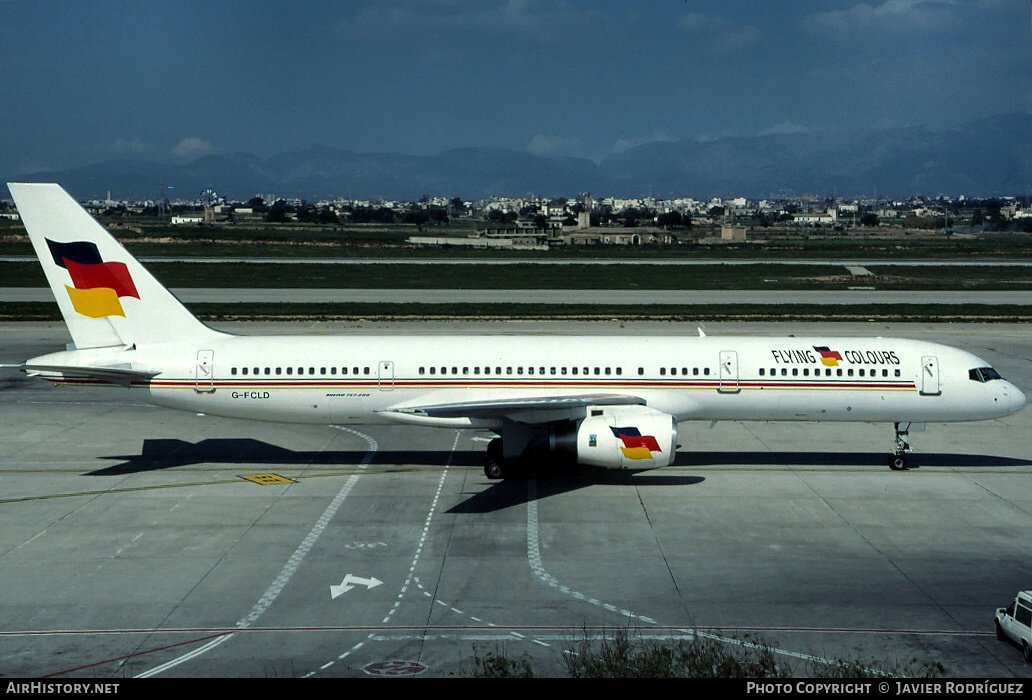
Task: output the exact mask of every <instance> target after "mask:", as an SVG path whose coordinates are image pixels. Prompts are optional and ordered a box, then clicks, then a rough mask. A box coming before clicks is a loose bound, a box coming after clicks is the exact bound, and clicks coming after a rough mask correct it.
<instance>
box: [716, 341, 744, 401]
mask: <svg viewBox="0 0 1032 700" xmlns="http://www.w3.org/2000/svg"><path fill="white" fill-rule="evenodd" d="M718 371H719V373H720V384H719V385H718V386H717V391H719V392H720V393H722V394H737V393H738V392H739V391H740V390H741V389H740V387H739V386H738V353H737V352H735V351H734V350H722V351H721V352H720V369H719V370H718Z"/></svg>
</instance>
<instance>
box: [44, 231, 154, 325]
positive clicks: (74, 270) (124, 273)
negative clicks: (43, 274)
mask: <svg viewBox="0 0 1032 700" xmlns="http://www.w3.org/2000/svg"><path fill="white" fill-rule="evenodd" d="M45 240H46V242H47V246H48V247H49V248H50V254H51V255H52V256H53V258H54V263H55V264H57V265H58V266H60V267H63V268H65V269H66V270H68V274H69V276H71V278H72V285H73V286H71V287H69V286H68V285H65V289H66V290H68V297H69V298H70V299H71V300H72V306H73V307H74V308H75V310H76V311H77V312H79V313H80V314H82V315H83V316H89V317H90V318H103V317H105V316H123V317H124V316H125V311H123V309H122V303H121V302H120V301H119V298H121V297H135V298H136V299H139V298H140V293H139V292H138V291H137V290H136V284H135V283H134V282H133V278H132V276H131V275H130V274H129V268H128V267H127V266H126V264H125V263H122V262H104V259H103V258H102V257H101V255H100V251H99V250H98V249H97V245H96V244H95V243H91V242H89V241H75V242H72V243H58V242H56V241H52V240H50V239H49V238H47V239H45Z"/></svg>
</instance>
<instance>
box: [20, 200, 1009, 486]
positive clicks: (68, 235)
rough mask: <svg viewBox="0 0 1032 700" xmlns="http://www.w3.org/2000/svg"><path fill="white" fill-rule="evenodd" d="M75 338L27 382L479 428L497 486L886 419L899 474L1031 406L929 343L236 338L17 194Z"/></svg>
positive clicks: (60, 215)
mask: <svg viewBox="0 0 1032 700" xmlns="http://www.w3.org/2000/svg"><path fill="white" fill-rule="evenodd" d="M8 187H9V189H10V191H11V194H12V195H13V197H14V201H15V203H16V205H17V207H18V211H19V213H20V215H21V218H22V221H23V222H24V225H25V228H26V230H27V231H28V233H29V238H30V239H31V241H32V245H33V248H34V249H35V252H36V255H37V256H38V258H39V261H40V263H41V264H42V266H43V269H44V271H45V272H46V277H47V281H48V282H49V284H50V287H51V290H52V291H53V293H54V296H55V298H56V299H57V303H58V306H59V307H60V310H61V314H62V316H63V318H64V321H65V323H66V325H67V327H68V331H69V333H70V335H71V338H72V343H71V344H69V345H68V346H67V348H66V349H65V350H62V351H58V352H53V353H49V354H46V355H41V356H39V357H34V358H31V359H29V360H26V361H25V362H24V363H22V364H20V365H6V366H7V367H14V368H17V369H21V370H22V371H24V372H26V373H27V374H28V375H30V376H35V377H40V378H42V379H45V380H48V381H50V382H53V383H54V384H57V385H61V386H88V387H116V388H123V389H128V390H129V391H132V392H133V393H134V394H138V395H139V396H140V398H141V399H142V400H144V401H147V402H150V403H152V404H156V405H158V406H165V407H168V408H173V409H180V410H184V411H193V412H196V413H203V414H209V415H217V416H226V417H230V418H244V419H254V420H265V421H279V422H291V423H311V424H325V425H347V424H385V425H412V426H432V427H439V428H458V429H467V428H468V429H479V430H483V431H488V432H490V433H492V434H493V435H494V436H495V437H494V438H493V439H490V441H489V442H488V444H487V458H486V462H485V466H484V473H485V475H486V476H487V477H488V478H491V479H501V478H505V477H509V476H517V475H521V474H523V473H525V470H526V469H527V468H528V465H531V464H534V463H537V462H540V461H542V460H543V459H551V458H560V459H562V460H565V461H567V462H569V461H572V462H575V463H578V464H582V465H589V466H596V467H605V468H610V469H628V470H646V469H652V468H657V467H664V466H668V465H670V464H671V463H672V462H673V460H674V456H675V452H676V450H677V448H678V446H679V445H678V442H677V440H678V427H679V425H681V424H683V423H685V422H686V421H711V422H713V421H815V422H821V421H839V422H868V423H871V422H884V423H891V424H893V427H894V431H895V444H894V447H893V449H892V452H891V454H890V455H889V458H888V466H889V467H891V468H892V469H896V470H903V469H907V468H908V467H909V462H908V454H909V453H910V452H911V451H912V448H911V445H910V440H909V434H910V431H911V430H914V431H915V432H916V431H919V430H922V429H923V427H924V424H926V423H932V422H953V421H977V420H987V419H992V418H1001V417H1004V416H1008V415H1011V414H1013V413H1016V412H1017V411H1019V410H1021V409H1022V408H1023V407H1024V406H1025V395H1024V394H1023V393H1022V392H1021V391H1020V390H1019V389H1018V388H1017V387H1016V386H1014V385H1013V384H1011V383H1010V382H1008V381H1006V380H1005V379H1003V378H1002V377H1001V376H1000V374H999V373H998V372H997V371H996V370H994V369H993V368H992V367H990V366H989V363H987V362H985V361H984V360H982V359H980V358H978V357H976V356H975V355H973V354H971V353H969V352H966V351H963V350H959V349H957V348H953V347H949V346H946V345H940V344H936V343H930V342H924V341H917V340H905V339H891V338H850V337H824V336H815V337H809V338H801V337H792V336H789V337H782V338H767V337H719V336H713V337H710V336H706V335H705V333H703V331H702V330H701V329H699V333H698V337H696V336H693V335H689V336H685V337H650V336H648V335H635V336H625V337H599V336H590V337H587V336H584V337H579V336H554V337H513V336H501V335H494V336H492V335H484V336H478V337H469V336H447V335H431V336H394V335H391V336H347V335H343V336H336V337H330V336H314V337H313V336H301V337H298V336H279V337H277V336H242V335H235V334H231V333H225V332H222V331H218V330H215V329H212V328H210V327H208V326H206V325H205V324H203V323H202V322H200V321H199V320H197V319H196V318H195V317H194V316H193V315H192V314H191V313H190V312H189V311H188V310H187V309H186V307H184V306H183V304H182V303H180V301H179V300H178V299H177V298H176V297H175V296H174V295H173V294H172V293H171V292H169V291H168V290H167V289H166V288H165V287H164V286H162V284H161V283H160V282H158V281H157V280H156V279H155V278H154V277H153V276H152V275H151V274H150V273H149V272H148V271H147V270H146V269H145V268H144V267H143V266H142V265H141V264H140V263H139V262H138V261H137V260H136V259H135V258H134V257H133V256H132V255H130V254H129V252H128V251H126V249H125V248H123V247H122V245H121V244H119V243H118V242H117V241H116V240H115V239H114V238H113V237H112V236H111V235H110V234H109V233H108V232H107V231H106V230H105V229H104V228H103V226H101V225H100V223H99V222H97V221H96V220H95V219H94V218H93V217H92V216H90V215H89V213H88V212H86V211H85V210H84V209H83V208H82V207H81V206H79V204H78V203H77V202H76V201H75V200H74V199H73V198H72V197H71V196H70V195H68V194H67V193H66V192H65V191H64V190H63V189H62V188H61V187H60V186H59V185H57V184H49V183H48V184H44V183H9V184H8Z"/></svg>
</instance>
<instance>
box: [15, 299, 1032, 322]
mask: <svg viewBox="0 0 1032 700" xmlns="http://www.w3.org/2000/svg"><path fill="white" fill-rule="evenodd" d="M187 307H188V308H189V309H190V311H191V312H192V313H193V314H194V315H196V316H197V317H198V318H200V319H201V320H204V321H212V322H218V321H378V320H383V321H490V320H534V321H538V320H539V321H562V320H570V321H676V322H697V321H712V322H716V321H815V322H825V323H830V322H855V321H892V322H902V323H953V322H956V323H1030V322H1032V306H1023V305H1016V304H1015V305H1008V304H1000V305H996V304H864V305H853V304H824V305H817V304H726V305H720V304H698V305H653V304H649V305H647V306H635V305H622V306H621V305H616V306H604V307H603V306H599V305H594V304H404V303H400V304H393V303H392V304H288V303H282V304H276V303H270V304H262V303H238V304H217V303H207V302H206V303H191V304H187ZM60 320H61V314H60V312H59V311H58V307H57V303H56V302H0V321H5V322H6V321H60Z"/></svg>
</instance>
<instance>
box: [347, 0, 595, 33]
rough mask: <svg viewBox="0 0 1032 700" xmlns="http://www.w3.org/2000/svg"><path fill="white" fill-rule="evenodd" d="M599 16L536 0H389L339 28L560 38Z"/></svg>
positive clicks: (349, 20)
mask: <svg viewBox="0 0 1032 700" xmlns="http://www.w3.org/2000/svg"><path fill="white" fill-rule="evenodd" d="M598 17H599V15H598V13H597V12H595V11H591V10H579V11H574V10H571V9H568V8H566V7H565V6H563V5H562V4H559V5H557V4H553V3H546V2H539V1H536V0H535V1H532V0H383V1H381V2H377V3H374V4H372V5H370V6H368V7H364V8H362V9H361V10H359V11H358V12H357V13H356V14H355V15H354V16H353V17H350V18H348V19H346V20H344V21H342V22H341V23H340V25H339V26H338V32H339V33H340V35H341V36H343V37H345V38H347V39H349V40H354V41H369V40H374V41H375V40H378V39H380V38H382V37H385V36H393V37H397V36H399V35H405V36H408V35H411V36H412V37H413V38H425V39H427V40H429V41H439V40H440V38H441V36H442V35H453V34H455V33H461V34H464V35H467V36H478V35H480V36H482V35H485V34H487V35H496V36H502V37H513V36H517V37H520V38H538V39H541V40H546V39H547V40H558V39H561V38H563V37H564V36H568V34H569V32H570V31H571V30H575V29H577V28H579V27H581V26H583V25H584V24H585V23H586V22H590V21H594V20H595V19H597V18H598Z"/></svg>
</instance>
